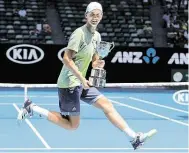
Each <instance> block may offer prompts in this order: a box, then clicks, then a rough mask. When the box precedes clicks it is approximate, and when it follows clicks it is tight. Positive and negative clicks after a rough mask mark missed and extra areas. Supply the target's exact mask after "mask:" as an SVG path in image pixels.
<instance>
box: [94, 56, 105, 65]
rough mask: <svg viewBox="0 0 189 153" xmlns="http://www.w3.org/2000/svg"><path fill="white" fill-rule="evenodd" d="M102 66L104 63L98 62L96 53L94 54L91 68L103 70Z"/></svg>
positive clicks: (102, 61)
mask: <svg viewBox="0 0 189 153" xmlns="http://www.w3.org/2000/svg"><path fill="white" fill-rule="evenodd" d="M104 65H105V61H104V60H100V57H99V55H98V54H97V53H95V54H94V55H93V58H92V67H93V68H103V67H104Z"/></svg>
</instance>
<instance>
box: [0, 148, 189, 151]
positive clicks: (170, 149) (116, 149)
mask: <svg viewBox="0 0 189 153" xmlns="http://www.w3.org/2000/svg"><path fill="white" fill-rule="evenodd" d="M1 150H16V151H17V150H20V151H22V150H31V151H32V150H116V151H118V150H133V148H50V149H48V148H0V151H1ZM139 150H189V148H140V149H139Z"/></svg>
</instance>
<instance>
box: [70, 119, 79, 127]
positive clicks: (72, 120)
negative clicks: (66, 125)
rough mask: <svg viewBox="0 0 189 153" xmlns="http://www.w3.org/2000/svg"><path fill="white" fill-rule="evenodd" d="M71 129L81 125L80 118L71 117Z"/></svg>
mask: <svg viewBox="0 0 189 153" xmlns="http://www.w3.org/2000/svg"><path fill="white" fill-rule="evenodd" d="M69 121H70V130H76V129H77V128H78V127H79V125H80V118H79V117H76V118H70V120H69Z"/></svg>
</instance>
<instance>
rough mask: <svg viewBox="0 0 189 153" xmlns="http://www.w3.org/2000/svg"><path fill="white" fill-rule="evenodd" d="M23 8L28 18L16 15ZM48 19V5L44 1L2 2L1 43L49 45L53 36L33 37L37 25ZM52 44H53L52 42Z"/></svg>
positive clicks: (5, 0)
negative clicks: (31, 32) (15, 12)
mask: <svg viewBox="0 0 189 153" xmlns="http://www.w3.org/2000/svg"><path fill="white" fill-rule="evenodd" d="M21 7H23V8H24V9H25V10H26V12H27V16H26V18H21V17H20V16H19V15H17V14H14V11H15V10H16V9H18V10H19V9H20V8H21ZM45 18H46V5H45V4H44V1H43V0H28V1H26V2H25V3H24V4H21V3H19V2H18V1H16V0H13V1H7V0H0V42H3V43H48V42H51V41H52V39H51V36H49V37H46V36H43V35H38V36H36V35H31V34H30V31H33V30H35V29H36V24H37V23H41V21H42V19H45ZM51 43H52V42H51Z"/></svg>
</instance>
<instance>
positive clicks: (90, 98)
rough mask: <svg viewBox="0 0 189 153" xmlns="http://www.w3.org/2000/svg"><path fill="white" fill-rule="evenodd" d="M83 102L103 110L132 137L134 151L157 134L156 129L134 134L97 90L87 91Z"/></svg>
mask: <svg viewBox="0 0 189 153" xmlns="http://www.w3.org/2000/svg"><path fill="white" fill-rule="evenodd" d="M82 100H84V101H85V102H87V103H89V104H92V105H93V106H95V107H97V108H99V109H101V110H102V111H103V112H104V114H105V115H106V117H107V118H108V120H109V121H110V122H111V123H112V124H113V125H115V126H116V127H118V128H119V129H120V130H121V131H123V132H125V133H126V134H127V135H128V136H129V137H130V142H131V144H132V146H133V148H134V149H137V148H138V147H139V146H141V145H142V144H143V142H144V141H145V140H146V139H147V138H149V137H151V136H152V135H153V134H155V133H156V130H154V129H153V130H151V131H149V132H147V133H136V132H134V131H133V130H132V129H131V128H130V127H129V126H128V124H127V122H126V121H125V120H124V119H123V118H122V117H121V115H120V114H119V113H118V112H117V111H116V109H115V108H114V106H113V105H112V103H111V102H110V101H109V100H108V99H107V98H106V97H105V96H103V95H102V94H101V93H100V92H99V91H98V90H97V89H96V88H90V89H88V90H85V91H84V92H83V94H82Z"/></svg>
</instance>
